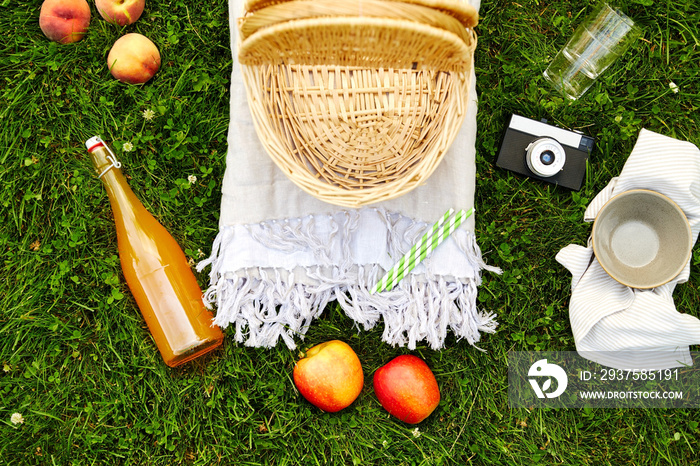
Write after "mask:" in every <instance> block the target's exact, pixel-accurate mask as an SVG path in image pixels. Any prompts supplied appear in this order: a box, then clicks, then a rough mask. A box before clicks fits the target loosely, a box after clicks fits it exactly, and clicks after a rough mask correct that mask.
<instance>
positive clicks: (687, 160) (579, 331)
mask: <svg viewBox="0 0 700 466" xmlns="http://www.w3.org/2000/svg"><path fill="white" fill-rule="evenodd" d="M630 189H650V190H654V191H657V192H659V193H661V194H664V195H665V196H667V197H669V198H670V199H672V200H673V201H674V202H676V204H678V206H679V207H680V208H681V209H683V212H685V215H686V217H687V218H688V221H689V222H690V227H691V231H692V234H693V242H695V241H696V240H697V237H698V232H699V231H700V150H698V148H697V147H696V146H694V145H693V144H691V143H689V142H684V141H679V140H677V139H674V138H670V137H667V136H663V135H661V134H657V133H654V132H652V131H648V130H645V129H643V130H642V131H641V133H640V135H639V138H638V139H637V142H636V143H635V146H634V148H633V150H632V152H631V154H630V156H629V158H628V159H627V161H626V162H625V166H624V168H623V169H622V172H621V173H620V176H619V177H615V178H613V179H612V180H611V181H610V183H609V184H608V186H607V187H606V188H605V189H603V190H602V191H601V192H600V193H598V195H597V196H596V197H595V198H594V199H593V201H592V202H591V203H590V205H589V206H588V207H587V209H586V212H585V215H584V220H585V221H588V222H591V221H593V220H594V219H595V217H596V215H597V214H598V212H599V211H600V209H601V208H602V207H603V205H604V204H605V203H606V202H607V201H608V200H609V199H610V198H611V197H613V196H614V195H616V194H619V193H621V192H624V191H628V190H630ZM556 259H557V261H558V262H560V263H561V264H562V265H564V267H566V268H567V269H568V270H569V271H570V272H571V274H572V281H571V289H572V295H571V301H570V304H569V318H570V321H571V328H572V331H573V334H574V340H575V342H576V349H577V351H578V352H579V353H580V355H581V356H582V357H584V358H586V359H589V360H592V361H595V362H598V363H600V364H603V365H606V366H610V367H614V368H617V369H630V370H631V369H640V370H658V369H667V368H672V367H680V366H682V365H692V359H691V357H690V352H689V347H688V345H693V344H698V343H700V320H699V319H697V318H696V317H694V316H692V315H689V314H684V313H681V312H678V311H677V310H676V307H675V304H674V301H673V296H672V294H673V290H674V288H675V287H676V285H677V284H679V283H684V282H686V281H687V280H688V277H689V276H690V261H688V264H687V265H686V267H685V269H684V270H683V271H682V272H681V273H680V274H679V275H678V276H677V277H676V278H675V279H673V280H672V281H671V282H669V283H667V284H665V285H662V286H659V287H657V288H654V289H650V290H639V289H633V288H630V287H627V286H625V285H622V284H620V283H619V282H617V281H616V280H614V279H613V278H612V277H610V276H609V275H608V274H607V272H605V270H604V269H603V268H602V266H601V265H600V263H599V262H598V260H597V259H596V258H595V256H594V254H593V248H592V247H591V245H590V239H589V245H588V246H587V247H583V246H578V245H569V246H566V247H565V248H563V249H562V250H561V251H560V252H559V253H558V254H557V256H556ZM690 311H693V312H697V309H691V310H690Z"/></svg>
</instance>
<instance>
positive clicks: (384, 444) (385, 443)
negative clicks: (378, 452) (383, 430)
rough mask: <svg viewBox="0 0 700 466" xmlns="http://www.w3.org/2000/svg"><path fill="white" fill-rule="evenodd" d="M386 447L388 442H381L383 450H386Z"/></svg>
mask: <svg viewBox="0 0 700 466" xmlns="http://www.w3.org/2000/svg"><path fill="white" fill-rule="evenodd" d="M387 445H389V442H387V441H386V440H384V441H383V442H382V446H383V447H384V448H386V446H387Z"/></svg>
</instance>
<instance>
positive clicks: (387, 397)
mask: <svg viewBox="0 0 700 466" xmlns="http://www.w3.org/2000/svg"><path fill="white" fill-rule="evenodd" d="M373 384H374V393H375V394H376V395H377V398H378V399H379V402H380V403H381V404H382V406H383V407H384V409H386V410H387V411H389V414H391V415H393V416H396V417H397V418H399V419H400V420H402V421H404V422H407V423H409V424H418V423H419V422H421V421H422V420H423V419H425V418H426V417H428V416H430V413H432V412H433V411H434V410H435V408H437V405H438V404H439V403H440V389H439V388H438V384H437V380H435V376H434V375H433V371H431V370H430V368H429V367H428V365H427V364H426V363H425V361H423V360H422V359H421V358H419V357H417V356H413V355H410V354H405V355H403V356H398V357H396V358H394V359H392V360H391V361H389V362H388V363H387V364H385V365H384V366H382V367H380V368H379V369H377V370H376V372H375V373H374V378H373Z"/></svg>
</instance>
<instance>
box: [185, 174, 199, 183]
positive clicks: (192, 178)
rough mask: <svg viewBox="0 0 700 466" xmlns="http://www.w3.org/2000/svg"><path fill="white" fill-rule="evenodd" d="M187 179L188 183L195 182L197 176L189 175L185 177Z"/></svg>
mask: <svg viewBox="0 0 700 466" xmlns="http://www.w3.org/2000/svg"><path fill="white" fill-rule="evenodd" d="M187 181H188V182H189V183H190V184H195V183H196V182H197V177H196V176H195V175H190V176H188V177H187Z"/></svg>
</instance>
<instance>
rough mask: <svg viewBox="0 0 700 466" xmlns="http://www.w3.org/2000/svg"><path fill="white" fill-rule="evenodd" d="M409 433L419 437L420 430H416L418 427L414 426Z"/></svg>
mask: <svg viewBox="0 0 700 466" xmlns="http://www.w3.org/2000/svg"><path fill="white" fill-rule="evenodd" d="M411 433H412V434H413V436H414V437H416V438H418V437H420V430H418V427H416V428H415V429H413V431H412V432H411Z"/></svg>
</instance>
